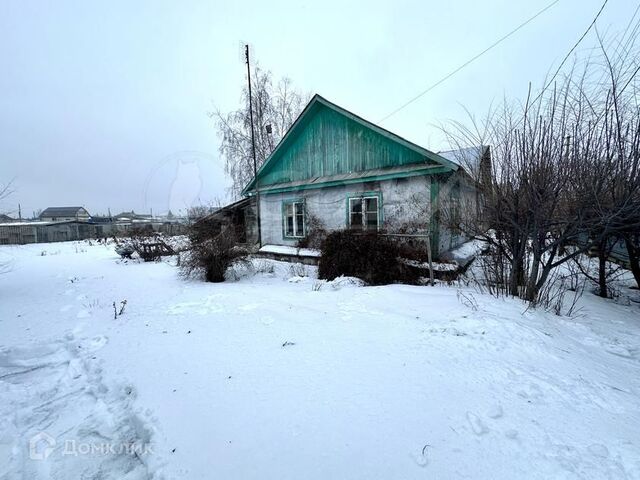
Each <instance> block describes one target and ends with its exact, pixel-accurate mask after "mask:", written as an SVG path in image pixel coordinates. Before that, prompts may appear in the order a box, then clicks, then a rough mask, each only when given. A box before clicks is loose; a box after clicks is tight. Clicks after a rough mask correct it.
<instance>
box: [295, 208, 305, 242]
mask: <svg viewBox="0 0 640 480" xmlns="http://www.w3.org/2000/svg"><path fill="white" fill-rule="evenodd" d="M295 236H296V237H303V236H304V210H303V209H302V204H301V203H298V204H296V231H295Z"/></svg>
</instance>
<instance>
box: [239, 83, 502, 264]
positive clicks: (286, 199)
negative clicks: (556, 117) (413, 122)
mask: <svg viewBox="0 0 640 480" xmlns="http://www.w3.org/2000/svg"><path fill="white" fill-rule="evenodd" d="M489 161H490V160H489V148H488V147H478V148H476V149H475V150H474V149H468V150H467V151H454V152H446V153H445V152H443V154H437V153H434V152H432V151H430V150H427V149H426V148H423V147H421V146H419V145H416V144H414V143H412V142H409V141H407V140H405V139H404V138H402V137H400V136H398V135H396V134H394V133H392V132H390V131H388V130H385V129H383V128H381V127H379V126H378V125H375V124H374V123H371V122H369V121H367V120H364V119H363V118H361V117H359V116H357V115H355V114H353V113H351V112H349V111H347V110H345V109H344V108H341V107H339V106H338V105H335V104H333V103H331V102H329V101H328V100H326V99H324V98H323V97H321V96H319V95H315V96H314V97H313V98H312V99H311V101H310V102H309V104H308V105H307V106H306V107H305V109H304V110H303V112H302V113H301V114H300V116H299V117H298V118H297V120H296V121H295V122H294V124H293V125H292V126H291V128H290V129H289V131H288V132H287V133H286V135H285V136H284V137H283V139H282V140H281V141H280V143H279V144H278V145H277V147H276V148H275V149H274V151H273V152H272V153H271V155H270V156H269V157H268V158H267V159H266V161H265V162H264V164H263V165H262V167H261V168H260V169H259V171H258V175H257V178H254V179H253V180H252V181H251V182H250V183H249V185H247V186H246V187H245V189H244V191H243V194H244V195H245V196H247V197H250V198H252V199H254V198H256V197H257V196H259V199H260V200H259V216H260V231H261V239H262V244H263V245H266V244H271V245H288V246H294V245H296V243H297V242H298V241H299V240H300V239H301V238H303V237H305V235H306V234H307V233H308V232H309V228H310V227H311V224H312V223H318V222H320V223H321V224H322V225H323V227H324V228H325V229H327V230H339V229H355V230H386V231H395V232H408V233H410V234H415V235H416V236H418V235H422V236H426V237H427V238H428V239H429V240H430V243H431V246H432V251H433V252H434V254H436V255H437V254H438V252H443V251H445V250H448V249H452V248H455V247H456V246H458V245H459V244H461V243H462V242H463V241H465V238H464V237H462V236H461V235H460V234H459V232H451V231H449V230H448V229H446V228H444V226H443V225H442V222H441V219H440V216H439V211H440V210H439V209H440V205H441V201H442V199H447V200H451V201H452V202H458V203H459V204H461V203H460V200H462V199H463V197H464V200H466V199H467V198H469V199H471V200H473V199H475V198H476V191H475V190H474V188H473V186H472V185H473V182H471V181H469V180H470V178H471V175H472V173H473V172H472V170H473V169H474V168H483V167H482V165H485V164H487V162H489ZM256 193H259V195H256ZM465 205H468V203H465ZM247 218H249V217H248V216H246V217H245V219H247ZM245 223H246V221H245Z"/></svg>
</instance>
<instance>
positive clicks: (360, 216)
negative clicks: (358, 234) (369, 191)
mask: <svg viewBox="0 0 640 480" xmlns="http://www.w3.org/2000/svg"><path fill="white" fill-rule="evenodd" d="M349 227H350V228H352V229H354V230H377V229H378V228H379V227H380V197H379V196H378V195H367V196H362V197H354V198H349Z"/></svg>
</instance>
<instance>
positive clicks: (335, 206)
mask: <svg viewBox="0 0 640 480" xmlns="http://www.w3.org/2000/svg"><path fill="white" fill-rule="evenodd" d="M430 182H431V180H430V179H429V178H428V177H411V178H406V179H398V180H384V181H380V182H365V183H360V184H352V185H345V186H339V187H329V188H319V189H313V190H301V191H299V192H287V193H279V194H270V195H265V194H262V195H261V196H260V218H261V221H260V226H261V229H262V232H261V233H262V243H263V244H264V245H266V244H271V245H295V243H296V241H297V240H295V239H285V238H283V235H282V202H283V201H285V200H293V199H299V198H303V199H304V201H305V205H306V211H307V214H308V215H314V216H316V217H317V218H319V219H320V220H321V221H322V222H323V223H324V225H325V228H327V229H328V230H340V229H344V228H346V227H347V198H348V197H349V196H354V195H358V194H360V193H364V192H380V193H381V194H382V225H381V228H389V227H391V226H392V225H393V226H395V225H397V224H401V223H405V222H413V221H416V220H419V221H420V223H422V224H423V228H425V229H426V228H427V226H428V224H429V211H428V208H429V207H428V206H429V204H430ZM414 205H423V206H424V207H425V208H426V210H423V211H417V209H416V208H415V206H414ZM420 217H423V218H420Z"/></svg>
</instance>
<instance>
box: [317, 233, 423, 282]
mask: <svg viewBox="0 0 640 480" xmlns="http://www.w3.org/2000/svg"><path fill="white" fill-rule="evenodd" d="M340 276H346V277H358V278H360V279H362V280H364V281H365V282H367V283H368V284H369V285H386V284H390V283H396V282H401V283H417V281H418V279H419V274H418V272H417V271H416V269H412V268H409V267H407V266H406V265H404V264H403V263H402V262H401V261H400V249H399V247H398V245H397V244H395V243H394V242H393V241H392V240H390V239H389V238H387V237H385V236H384V235H380V234H378V233H377V232H370V233H369V232H366V233H361V232H354V231H351V230H340V231H336V232H333V233H331V234H329V235H328V236H327V238H326V240H325V241H324V243H323V244H322V251H321V256H320V263H319V265H318V278H321V279H324V280H333V279H335V278H337V277H340Z"/></svg>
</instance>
